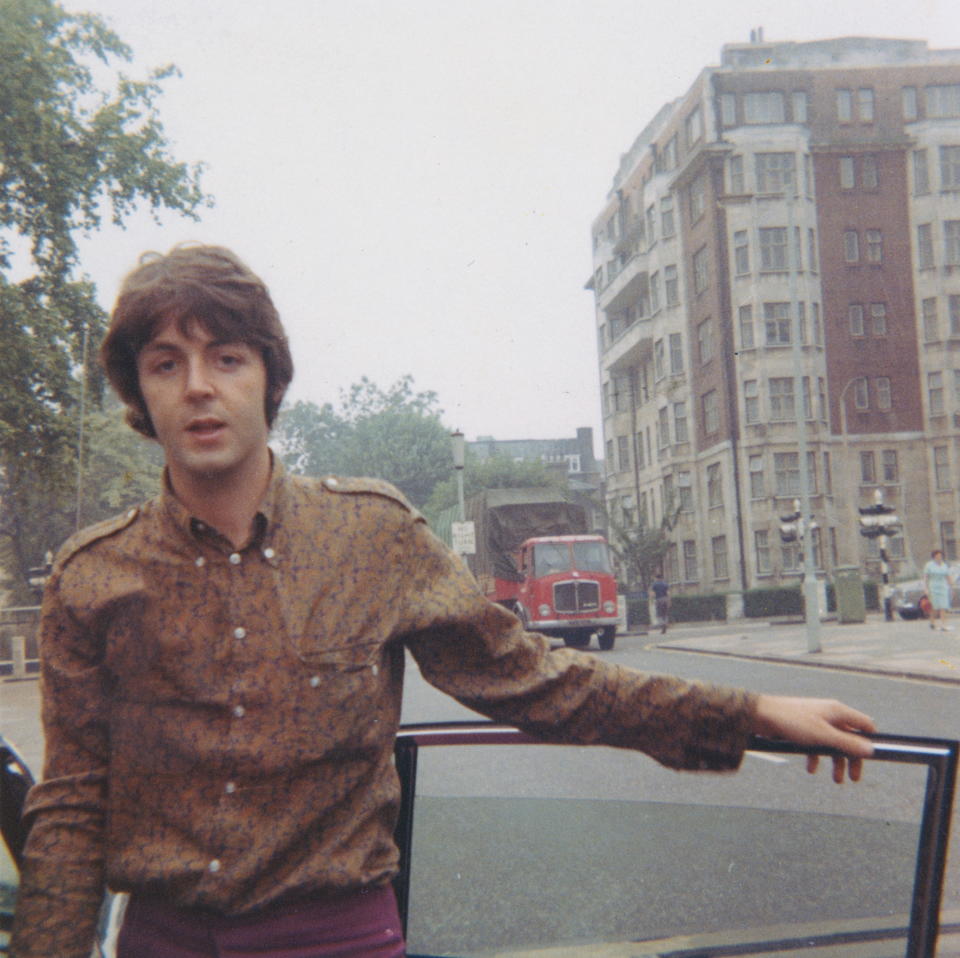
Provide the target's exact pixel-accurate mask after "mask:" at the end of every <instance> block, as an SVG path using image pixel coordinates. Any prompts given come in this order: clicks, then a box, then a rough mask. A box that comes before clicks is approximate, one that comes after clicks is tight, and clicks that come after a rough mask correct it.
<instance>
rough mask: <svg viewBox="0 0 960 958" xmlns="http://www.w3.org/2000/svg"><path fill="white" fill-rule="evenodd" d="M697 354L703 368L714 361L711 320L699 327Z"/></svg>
mask: <svg viewBox="0 0 960 958" xmlns="http://www.w3.org/2000/svg"><path fill="white" fill-rule="evenodd" d="M697 352H698V353H699V355H700V365H701V366H702V365H703V364H704V363H708V362H710V360H711V359H713V326H712V324H711V323H710V320H709V319H705V320H704V321H703V322H702V323H700V324H699V325H698V326H697Z"/></svg>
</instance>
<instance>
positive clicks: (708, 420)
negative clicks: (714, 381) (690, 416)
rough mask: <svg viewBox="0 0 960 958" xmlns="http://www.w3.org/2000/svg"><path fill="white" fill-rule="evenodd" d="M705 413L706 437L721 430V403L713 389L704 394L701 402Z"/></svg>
mask: <svg viewBox="0 0 960 958" xmlns="http://www.w3.org/2000/svg"><path fill="white" fill-rule="evenodd" d="M700 405H701V410H702V413H703V431H704V434H705V435H708V436H710V435H712V434H713V433H715V432H719V430H720V402H719V400H718V398H717V391H716V390H715V389H711V390H710V392H708V393H704V395H703V397H702V399H701V400H700Z"/></svg>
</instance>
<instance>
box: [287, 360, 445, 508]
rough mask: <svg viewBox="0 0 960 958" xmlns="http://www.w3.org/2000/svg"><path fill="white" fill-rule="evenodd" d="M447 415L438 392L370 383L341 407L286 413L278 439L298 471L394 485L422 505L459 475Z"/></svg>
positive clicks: (405, 383) (350, 393) (403, 382)
mask: <svg viewBox="0 0 960 958" xmlns="http://www.w3.org/2000/svg"><path fill="white" fill-rule="evenodd" d="M440 416H441V410H440V409H438V408H437V396H436V393H433V392H415V391H414V388H413V377H412V376H409V375H407V376H403V377H401V378H400V379H399V380H397V382H395V383H394V384H393V385H392V386H390V387H389V388H388V389H387V390H385V391H384V390H382V389H381V388H380V387H379V386H377V385H376V384H375V383H373V382H371V381H370V380H369V379H367V378H366V377H363V378H362V379H361V380H360V382H358V383H354V384H353V385H352V386H350V388H349V389H347V390H344V391H342V392H341V394H340V402H339V405H338V406H337V407H334V406H333V405H332V404H330V403H325V404H324V405H323V406H322V407H319V406H317V405H316V404H315V403H312V402H303V401H301V402H298V403H296V404H295V405H293V406H292V407H288V408H285V409H284V410H283V411H282V412H281V413H280V417H279V419H278V422H277V429H276V432H277V438H278V444H279V447H280V449H281V451H282V456H283V460H284V462H285V464H286V465H287V468H289V469H291V470H292V471H294V472H300V473H303V474H305V475H311V476H319V475H325V474H327V473H337V474H339V475H345V476H372V477H376V478H381V479H386V480H388V481H390V482H392V483H393V484H394V485H395V486H397V488H398V489H400V490H401V491H402V492H403V493H404V494H405V495H406V496H407V497H408V498H409V499H410V500H411V502H413V503H414V505H417V506H422V505H423V504H424V503H425V502H426V501H427V499H428V498H429V497H430V493H431V492H432V490H433V488H434V486H435V485H436V484H437V483H438V482H439V481H440V480H441V479H444V478H446V477H447V476H449V475H450V472H451V470H452V468H453V462H452V458H451V450H450V436H449V431H448V430H447V428H446V427H445V426H444V425H443V423H442V421H441V419H440Z"/></svg>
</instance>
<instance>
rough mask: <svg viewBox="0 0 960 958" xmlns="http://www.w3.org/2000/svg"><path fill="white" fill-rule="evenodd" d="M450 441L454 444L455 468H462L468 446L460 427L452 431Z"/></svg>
mask: <svg viewBox="0 0 960 958" xmlns="http://www.w3.org/2000/svg"><path fill="white" fill-rule="evenodd" d="M450 442H451V444H452V446H453V468H454V469H462V468H463V462H464V454H465V451H466V446H467V444H466V441H465V439H464V435H463V433H462V432H460V430H459V429H457V430H455V431H454V432H452V433H450Z"/></svg>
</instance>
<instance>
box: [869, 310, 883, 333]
mask: <svg viewBox="0 0 960 958" xmlns="http://www.w3.org/2000/svg"><path fill="white" fill-rule="evenodd" d="M870 323H871V325H872V327H873V335H874V336H886V335H887V304H886V303H871V304H870Z"/></svg>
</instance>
